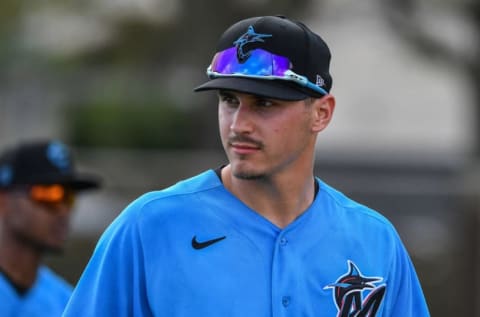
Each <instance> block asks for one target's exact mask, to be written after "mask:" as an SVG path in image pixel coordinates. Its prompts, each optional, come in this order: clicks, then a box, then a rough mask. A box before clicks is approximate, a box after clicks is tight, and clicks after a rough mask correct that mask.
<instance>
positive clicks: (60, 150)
mask: <svg viewBox="0 0 480 317" xmlns="http://www.w3.org/2000/svg"><path fill="white" fill-rule="evenodd" d="M47 158H48V160H49V161H50V163H52V164H53V165H54V166H56V167H57V168H58V169H60V170H62V171H66V170H69V169H70V168H71V163H70V162H71V160H70V153H69V151H68V149H67V147H66V146H65V145H64V144H63V143H61V142H58V141H54V142H51V143H50V144H49V145H48V147H47Z"/></svg>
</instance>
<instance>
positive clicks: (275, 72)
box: [207, 47, 328, 95]
mask: <svg viewBox="0 0 480 317" xmlns="http://www.w3.org/2000/svg"><path fill="white" fill-rule="evenodd" d="M248 54H249V56H248V58H246V60H245V61H244V62H240V61H239V59H238V57H237V48H236V47H231V48H229V49H226V50H224V51H221V52H218V53H216V54H215V56H214V57H213V60H212V63H211V65H210V66H209V67H208V69H207V75H208V77H209V78H211V79H214V78H219V77H240V78H253V79H269V80H285V81H289V82H293V83H296V84H298V85H300V86H302V87H306V88H309V89H312V90H313V91H315V92H317V93H320V94H322V95H327V94H328V92H327V91H326V90H325V89H323V88H322V87H319V86H317V85H315V84H314V83H312V82H310V81H309V80H308V79H307V77H305V76H301V75H299V74H296V73H295V72H293V71H292V69H291V68H292V63H291V62H290V61H289V59H288V58H286V57H284V56H280V55H275V54H272V53H270V52H268V51H265V50H262V49H255V50H252V51H249V52H248Z"/></svg>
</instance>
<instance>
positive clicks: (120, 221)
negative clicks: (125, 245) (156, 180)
mask: <svg viewBox="0 0 480 317" xmlns="http://www.w3.org/2000/svg"><path fill="white" fill-rule="evenodd" d="M222 188H223V185H222V183H221V181H220V180H219V179H218V177H217V175H216V174H215V172H214V171H213V170H208V171H205V172H203V173H201V174H199V175H196V176H194V177H192V178H189V179H185V180H182V181H180V182H178V183H176V184H174V185H172V186H170V187H168V188H165V189H162V190H158V191H151V192H148V193H145V194H143V195H142V196H140V197H138V198H137V199H135V200H134V201H133V202H131V203H130V204H129V205H128V206H127V207H126V208H125V209H124V210H123V211H122V212H121V213H120V215H119V216H118V217H117V219H115V221H114V222H113V223H112V225H113V226H114V227H117V226H121V227H124V226H132V225H137V226H138V225H142V226H144V225H148V224H149V223H151V222H152V221H154V223H155V224H156V225H158V224H159V222H162V221H166V220H168V219H171V218H175V219H177V220H178V219H181V218H182V216H183V217H187V218H188V217H189V214H192V213H195V211H196V210H197V209H198V208H199V207H200V206H201V205H202V203H201V202H202V201H205V200H206V199H209V198H212V197H215V195H216V192H218V191H219V190H221V189H222Z"/></svg>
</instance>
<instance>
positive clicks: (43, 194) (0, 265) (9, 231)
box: [0, 140, 99, 317]
mask: <svg viewBox="0 0 480 317" xmlns="http://www.w3.org/2000/svg"><path fill="white" fill-rule="evenodd" d="M98 186H99V182H98V179H97V177H94V176H92V175H83V174H78V173H77V172H76V171H75V169H74V166H73V161H72V156H71V154H70V151H69V149H68V148H67V147H66V146H65V145H64V144H62V143H60V142H58V141H54V140H52V141H33V142H28V143H21V144H18V145H17V146H15V147H12V148H9V149H7V150H5V151H4V152H3V153H2V154H1V155H0V316H2V317H46V316H48V317H57V316H61V315H62V312H63V310H64V308H65V305H66V303H67V301H68V299H69V298H70V295H71V292H72V286H71V285H70V284H68V283H67V282H66V281H65V280H64V279H62V278H61V277H60V276H58V275H56V274H55V273H54V272H53V271H51V270H50V269H49V268H48V267H47V266H45V265H44V264H42V260H43V256H44V255H45V254H47V253H58V252H61V251H62V249H63V247H64V243H65V240H66V238H67V233H68V225H69V219H70V216H71V210H72V207H73V203H74V198H75V195H76V193H78V192H79V191H83V190H86V189H93V188H96V187H98Z"/></svg>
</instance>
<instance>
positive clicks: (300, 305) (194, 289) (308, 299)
mask: <svg viewBox="0 0 480 317" xmlns="http://www.w3.org/2000/svg"><path fill="white" fill-rule="evenodd" d="M317 182H318V183H319V192H318V194H317V196H316V198H315V200H314V202H313V203H312V205H311V206H310V207H309V208H308V209H307V210H306V211H305V212H304V213H303V214H302V215H301V216H300V217H299V218H297V219H296V220H295V221H294V222H292V223H291V224H290V225H288V226H287V227H285V228H283V229H281V228H279V227H277V226H275V225H274V224H272V223H271V222H269V221H268V220H267V219H266V218H264V217H262V216H261V215H259V214H258V213H257V212H255V211H253V210H252V209H250V208H249V207H248V206H246V205H245V204H244V203H242V202H241V201H240V200H239V199H238V198H236V197H235V196H233V195H232V194H231V193H230V192H229V191H227V190H226V188H225V187H224V186H223V184H222V182H221V181H220V179H219V178H218V177H217V175H216V174H215V172H214V171H213V170H209V171H206V172H204V173H202V174H200V175H197V176H195V177H193V178H191V179H188V180H184V181H182V182H179V183H177V184H176V185H174V186H172V187H169V188H167V189H165V190H161V191H157V192H151V193H147V194H145V195H143V196H142V197H140V198H138V199H137V200H135V201H134V202H132V203H131V204H130V205H129V206H128V207H127V208H126V209H125V210H124V211H123V212H122V213H121V214H120V215H119V216H118V217H117V219H115V220H114V221H113V222H112V224H111V225H110V226H109V227H108V228H107V230H106V231H105V232H104V233H103V235H102V237H101V238H100V240H99V242H98V244H97V246H96V248H95V251H94V253H93V255H92V258H91V259H90V261H89V263H88V265H87V267H86V269H85V271H84V272H83V274H82V277H81V278H80V280H79V282H78V284H77V286H76V288H75V290H74V292H73V295H72V297H71V300H70V302H69V304H68V306H67V308H66V310H65V313H64V316H72V317H77V316H83V317H85V316H117V317H118V316H157V317H160V316H163V317H194V316H199V317H200V316H202V317H205V316H209V317H225V316H229V317H245V316H275V317H277V316H278V317H280V316H282V317H289V316H332V317H333V316H354V315H355V316H370V317H373V316H384V317H387V316H388V317H424V316H429V313H428V310H427V305H426V302H425V299H424V296H423V293H422V290H421V287H420V284H419V281H418V278H417V275H416V273H415V270H414V267H413V265H412V262H411V260H410V258H409V256H408V254H407V251H406V250H405V247H404V246H403V244H402V242H401V240H400V238H399V236H398V234H397V232H396V231H395V229H394V228H393V226H392V224H391V223H390V222H389V221H387V220H386V219H385V218H384V217H382V216H381V215H380V214H378V213H377V212H375V211H373V210H371V209H369V208H367V207H365V206H363V205H360V204H358V203H356V202H354V201H352V200H351V199H349V198H347V197H346V196H344V195H343V194H341V193H340V192H338V191H336V190H335V189H333V188H332V187H330V186H329V185H327V184H326V183H324V182H323V181H321V180H319V179H317Z"/></svg>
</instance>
